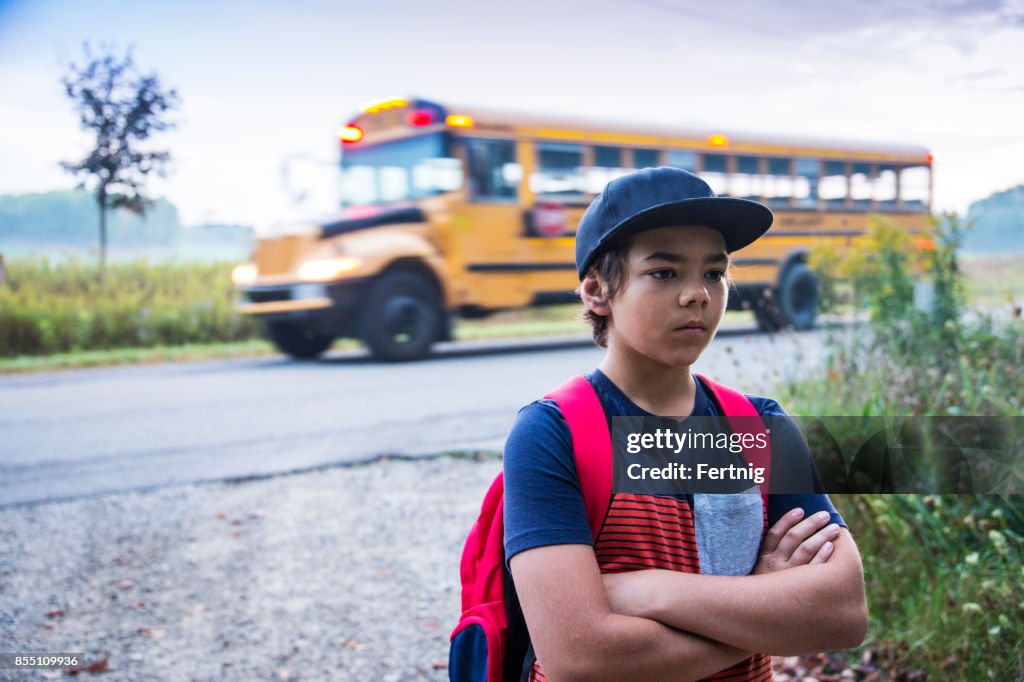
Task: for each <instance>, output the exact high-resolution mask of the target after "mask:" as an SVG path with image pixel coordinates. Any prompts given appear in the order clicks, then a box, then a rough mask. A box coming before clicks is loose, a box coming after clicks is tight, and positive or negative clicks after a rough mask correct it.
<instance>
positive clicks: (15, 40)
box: [0, 0, 1024, 229]
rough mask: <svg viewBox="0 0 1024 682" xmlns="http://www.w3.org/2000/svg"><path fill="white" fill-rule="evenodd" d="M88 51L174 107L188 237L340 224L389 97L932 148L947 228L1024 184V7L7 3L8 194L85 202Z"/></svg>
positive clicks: (901, 1) (1, 70)
mask: <svg viewBox="0 0 1024 682" xmlns="http://www.w3.org/2000/svg"><path fill="white" fill-rule="evenodd" d="M85 42H89V43H91V44H92V45H94V46H99V45H109V46H111V47H114V48H115V49H119V50H124V49H126V48H128V47H131V48H132V50H133V54H134V57H135V61H136V63H137V65H138V66H139V67H140V68H141V69H142V70H143V71H145V72H156V73H157V74H158V75H159V76H160V78H161V79H162V81H163V82H164V83H165V84H166V85H168V86H171V87H174V88H175V89H176V90H177V91H178V92H179V94H180V97H181V106H180V108H179V109H178V110H177V111H176V112H175V114H174V119H175V121H176V123H177V126H176V128H175V129H174V130H173V131H170V132H168V133H166V134H164V136H163V137H162V138H160V142H161V143H162V144H163V146H165V147H166V148H167V149H169V150H170V151H171V153H172V156H173V159H174V162H173V164H172V167H171V174H170V175H169V176H168V177H167V178H166V179H157V180H155V181H154V182H153V183H152V184H151V187H150V190H151V193H152V194H155V195H164V196H166V197H167V198H168V199H170V200H171V201H173V202H174V203H175V204H176V205H177V206H178V208H179V211H180V212H181V216H182V220H183V221H184V222H185V223H186V224H197V223H202V222H226V223H244V224H252V225H255V226H257V228H258V229H264V228H267V227H269V226H271V225H273V224H275V223H280V222H282V221H288V220H293V219H299V218H300V217H302V216H307V215H311V214H314V215H315V214H322V213H325V212H327V211H329V210H330V209H331V208H332V207H333V206H334V205H335V204H336V201H337V195H336V181H337V178H336V162H337V154H338V146H337V141H336V137H335V134H336V131H337V129H338V126H339V125H340V124H342V123H344V122H346V121H347V120H349V119H350V118H351V117H352V116H353V115H354V114H355V113H357V112H358V110H359V108H360V106H361V105H362V104H363V103H365V102H367V101H373V100H377V99H380V98H382V97H387V96H392V95H399V96H419V97H423V98H426V99H431V100H436V101H440V102H442V103H444V102H456V103H462V104H473V105H479V106H487V107H501V108H512V109H515V110H522V111H531V112H550V113H558V114H568V115H579V116H586V117H588V118H609V119H612V120H625V121H635V122H636V123H639V124H642V123H645V122H649V123H652V124H680V125H699V126H704V127H709V128H713V129H715V130H722V131H723V132H728V131H747V132H766V133H785V134H806V135H811V136H815V137H827V138H839V139H851V140H868V141H875V142H894V143H910V144H919V145H924V146H926V147H928V148H929V149H931V150H932V151H933V153H934V156H935V166H934V167H935V202H934V207H935V208H936V209H938V210H947V209H948V210H957V211H961V212H963V211H965V210H966V209H967V206H968V205H969V204H970V203H971V202H972V201H976V200H978V199H981V198H984V197H986V196H988V195H989V194H991V193H992V192H994V191H998V190H1002V189H1006V188H1009V187H1012V186H1014V185H1017V184H1020V183H1024V163H1021V159H1022V158H1024V124H1022V123H1021V121H1024V0H981V1H975V0H830V1H829V2H820V1H818V0H790V1H787V2H783V1H782V0H767V1H766V0H719V2H717V3H715V4H714V5H712V4H710V3H705V2H695V1H692V0H517V1H516V2H504V3H495V2H479V3H466V2H462V1H456V0H432V1H431V2H427V3H424V2H415V1H411V0H375V1H374V2H362V3H355V2H352V1H351V0H331V1H327V2H325V1H320V0H313V1H307V2H303V1H298V2H290V3H285V2H268V1H264V0H251V1H248V2H241V1H235V2H218V1H217V0H210V1H209V2H198V1H196V0H179V1H177V2H164V1H163V0H154V1H152V2H145V3H140V2H137V1H136V2H127V1H126V0H77V1H58V0H0V131H2V132H0V194H6V193H20V192H37V191H48V190H53V189H67V188H71V187H73V186H74V185H75V183H76V181H75V179H74V178H72V177H71V176H69V175H67V174H66V173H65V172H64V171H62V170H61V169H60V166H59V162H60V161H62V160H74V159H77V158H81V157H82V156H84V153H85V151H86V150H87V148H88V137H87V136H85V134H84V133H82V132H81V131H80V130H79V128H78V124H77V118H76V116H75V114H74V111H73V109H72V106H71V102H70V101H69V100H68V99H67V98H66V97H65V96H64V94H63V92H62V89H61V86H60V78H61V76H62V74H64V73H65V71H66V69H67V65H68V63H70V62H81V61H82V56H83V50H82V45H83V43H85ZM283 168H287V179H288V182H287V186H286V182H285V174H284V173H283ZM289 188H290V190H289ZM299 192H304V193H306V195H307V198H306V199H305V200H304V201H296V195H297V193H299Z"/></svg>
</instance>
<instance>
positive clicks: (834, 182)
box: [818, 161, 849, 208]
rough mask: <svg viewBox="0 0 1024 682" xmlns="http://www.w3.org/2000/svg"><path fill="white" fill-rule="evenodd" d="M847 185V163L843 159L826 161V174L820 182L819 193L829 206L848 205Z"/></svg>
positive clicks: (840, 206)
mask: <svg viewBox="0 0 1024 682" xmlns="http://www.w3.org/2000/svg"><path fill="white" fill-rule="evenodd" d="M848 190H849V187H847V179H846V164H845V163H843V162H842V161H826V162H825V175H824V176H823V177H822V178H821V182H820V183H819V184H818V194H819V195H820V196H821V199H822V201H824V202H825V206H827V207H828V208H842V207H843V206H844V205H846V195H847V194H848Z"/></svg>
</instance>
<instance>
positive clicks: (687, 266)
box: [504, 168, 867, 682]
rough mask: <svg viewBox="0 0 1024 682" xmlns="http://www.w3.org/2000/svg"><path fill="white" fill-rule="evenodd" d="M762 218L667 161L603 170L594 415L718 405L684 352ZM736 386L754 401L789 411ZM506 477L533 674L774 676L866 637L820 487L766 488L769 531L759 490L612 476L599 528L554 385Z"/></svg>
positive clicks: (531, 413)
mask: <svg viewBox="0 0 1024 682" xmlns="http://www.w3.org/2000/svg"><path fill="white" fill-rule="evenodd" d="M771 222H772V214H771V212H770V211H769V210H768V209H767V208H766V207H764V206H761V205H760V204H757V203H755V202H752V201H746V200H742V199H731V198H722V197H716V196H715V195H714V193H713V192H712V191H711V189H710V187H708V185H707V184H706V183H705V182H703V181H702V180H700V179H699V178H698V177H697V176H695V175H692V174H690V173H687V172H686V171H683V170H679V169H674V168H656V169H645V170H642V171H637V172H635V173H632V174H630V175H627V176H625V177H622V178H618V179H616V180H613V181H612V182H610V183H609V184H608V185H607V187H606V188H605V190H604V192H602V194H601V195H599V196H598V197H597V198H596V199H595V200H594V201H593V203H592V204H591V205H590V207H589V208H588V209H587V211H586V213H585V215H584V216H583V219H582V221H581V222H580V225H579V228H578V230H577V234H576V266H577V270H578V272H579V276H580V280H581V284H580V295H581V298H582V299H583V303H584V306H585V307H586V312H585V317H587V318H588V319H589V320H590V321H591V324H592V325H593V327H594V338H595V341H597V342H598V344H599V345H601V346H604V347H606V348H607V353H606V354H605V357H604V360H603V361H602V362H601V364H600V366H599V367H598V369H596V370H594V371H593V372H592V373H590V374H588V375H587V379H588V380H589V381H590V382H591V384H592V385H593V386H594V389H595V392H596V393H597V395H598V397H599V398H600V400H601V403H602V405H603V407H604V409H605V412H606V414H608V415H609V416H616V415H635V416H650V415H697V416H699V415H708V416H712V415H716V414H718V412H717V407H716V405H715V404H714V402H713V400H712V399H711V398H710V397H709V394H708V391H707V390H706V388H705V387H704V386H703V385H702V384H701V382H700V381H699V380H697V379H695V377H694V376H693V375H692V374H691V372H690V367H691V365H692V364H693V363H694V362H695V361H696V360H697V359H698V358H699V357H700V354H701V353H702V352H703V351H704V349H705V348H707V346H708V345H709V344H710V342H711V340H712V338H713V337H714V334H715V331H716V330H717V328H718V325H719V323H720V322H721V319H722V316H723V314H724V312H725V307H726V298H727V279H726V275H727V272H728V264H729V255H728V254H729V253H731V252H733V251H735V250H737V249H740V248H742V247H744V246H746V245H748V244H750V243H751V242H753V241H754V240H756V239H757V238H758V237H760V236H761V235H762V234H764V233H765V232H766V231H767V230H768V228H769V227H770V226H771ZM748 398H750V400H751V402H752V403H753V405H754V406H755V407H756V408H757V410H758V412H759V413H760V414H761V415H762V416H773V415H784V414H785V413H784V412H783V411H782V409H781V408H780V407H779V406H778V404H777V403H775V401H773V400H770V399H766V398H758V397H749V396H748ZM772 438H773V451H776V450H778V448H779V444H778V443H777V442H776V439H775V436H774V435H773V437H772ZM504 478H505V551H506V557H508V562H509V563H508V565H509V569H510V571H511V574H512V578H513V581H514V584H515V588H516V592H517V593H518V598H519V602H520V604H521V607H522V611H523V615H524V616H525V619H526V623H527V627H528V629H529V633H530V643H531V655H530V656H529V657H528V658H529V660H528V662H527V666H526V667H527V669H528V671H529V672H528V674H527V676H528V678H529V679H531V680H534V679H537V680H542V679H550V680H557V681H558V682H562V681H564V680H662V679H664V680H695V679H701V678H706V677H709V676H716V675H720V678H721V679H729V680H770V679H771V677H772V672H771V659H770V656H769V655H768V654H777V655H797V654H804V653H816V652H819V651H824V650H830V649H838V648H845V647H852V646H856V645H857V644H859V643H860V642H861V641H862V640H863V637H864V634H865V632H866V627H867V609H866V605H865V598H864V586H863V573H862V569H861V563H860V556H859V554H858V552H857V548H856V546H855V545H854V543H853V540H852V538H851V537H850V534H849V532H848V531H847V530H846V529H845V527H844V525H843V523H842V519H841V518H840V517H839V515H838V514H837V513H836V512H835V510H834V508H833V507H832V505H831V503H830V502H829V500H828V498H827V496H825V495H824V494H823V493H820V494H804V495H771V496H770V497H769V500H770V501H769V508H768V509H767V510H766V511H767V518H768V522H767V523H768V524H770V525H771V526H772V527H771V530H770V531H769V532H768V533H767V535H765V536H764V538H763V541H762V533H763V528H764V524H765V523H766V522H765V520H764V517H763V513H764V511H765V510H763V509H762V504H761V498H760V496H757V495H696V494H694V495H676V496H663V495H662V496H656V495H638V494H623V493H615V494H613V496H612V500H611V503H610V507H609V511H608V515H607V517H606V519H605V522H604V525H603V526H602V529H601V532H600V535H599V536H598V538H597V540H596V541H594V540H593V538H592V536H591V531H590V528H589V526H588V523H587V516H586V512H585V509H584V504H583V500H582V495H581V492H580V486H579V482H578V479H577V476H576V471H575V465H574V462H573V455H572V441H571V437H570V436H569V432H568V428H567V426H566V424H565V421H564V418H563V417H562V416H561V413H560V412H559V411H558V408H557V406H556V405H555V404H554V403H552V402H550V401H537V402H534V403H532V404H531V405H528V406H527V407H525V408H523V410H521V411H520V413H519V416H518V417H517V421H516V424H515V426H514V427H513V429H512V432H511V433H510V435H509V438H508V441H507V443H506V448H505V465H504ZM815 479H816V476H815ZM752 501H753V502H752ZM830 521H831V523H830ZM751 569H753V570H752V571H751ZM710 573H714V575H711V574H710Z"/></svg>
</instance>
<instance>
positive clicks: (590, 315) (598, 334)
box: [577, 238, 633, 348]
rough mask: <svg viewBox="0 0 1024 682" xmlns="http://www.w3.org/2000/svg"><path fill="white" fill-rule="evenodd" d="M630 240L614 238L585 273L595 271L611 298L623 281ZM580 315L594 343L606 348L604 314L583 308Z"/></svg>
mask: <svg viewBox="0 0 1024 682" xmlns="http://www.w3.org/2000/svg"><path fill="white" fill-rule="evenodd" d="M632 242H633V240H632V239H629V238H627V239H622V240H616V241H615V242H613V243H612V244H609V245H608V246H606V247H605V248H604V249H602V250H601V252H600V253H599V254H598V255H597V257H596V258H595V259H594V262H593V264H592V265H591V266H590V269H589V270H587V274H590V273H591V272H596V273H597V276H598V277H599V278H600V279H601V281H602V282H604V283H605V284H606V285H607V286H608V298H612V297H613V296H615V294H617V293H619V289H620V288H621V287H622V284H623V282H624V281H625V278H626V255H627V254H628V253H629V247H630V245H631V244H632ZM577 293H579V290H577ZM580 317H581V318H582V319H584V320H586V321H587V322H589V323H590V327H591V330H592V332H593V334H594V343H596V344H597V345H599V346H600V347H601V348H607V347H608V318H607V317H605V316H604V315H598V314H597V313H595V312H594V311H593V310H591V309H590V308H584V309H583V312H582V313H581V314H580Z"/></svg>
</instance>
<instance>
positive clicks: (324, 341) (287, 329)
mask: <svg viewBox="0 0 1024 682" xmlns="http://www.w3.org/2000/svg"><path fill="white" fill-rule="evenodd" d="M264 331H265V333H266V335H267V338H269V339H270V340H271V341H272V342H273V344H274V345H275V346H277V349H278V350H279V351H281V352H282V353H284V354H285V355H290V356H291V357H293V358H295V359H296V360H312V359H314V358H317V357H320V354H321V353H323V352H324V351H325V350H327V349H328V348H330V347H331V344H332V343H334V338H333V337H331V336H328V335H326V334H320V333H317V332H314V331H312V330H310V329H307V328H305V327H302V326H300V325H297V324H294V323H290V322H267V323H266V324H265V325H264Z"/></svg>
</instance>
